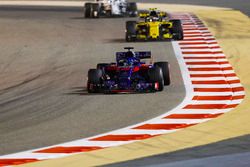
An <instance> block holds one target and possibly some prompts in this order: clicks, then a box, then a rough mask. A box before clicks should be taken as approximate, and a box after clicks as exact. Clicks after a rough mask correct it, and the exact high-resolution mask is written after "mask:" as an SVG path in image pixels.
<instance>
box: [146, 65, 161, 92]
mask: <svg viewBox="0 0 250 167" xmlns="http://www.w3.org/2000/svg"><path fill="white" fill-rule="evenodd" d="M148 76H149V81H150V82H151V83H154V84H155V83H158V91H163V89H164V79H163V73H162V69H161V68H160V67H158V66H155V67H153V68H150V69H148Z"/></svg>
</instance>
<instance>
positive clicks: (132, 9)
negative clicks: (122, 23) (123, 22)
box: [127, 2, 138, 17]
mask: <svg viewBox="0 0 250 167" xmlns="http://www.w3.org/2000/svg"><path fill="white" fill-rule="evenodd" d="M127 13H128V16H129V17H136V16H137V14H138V12H137V5H136V3H135V2H130V3H127Z"/></svg>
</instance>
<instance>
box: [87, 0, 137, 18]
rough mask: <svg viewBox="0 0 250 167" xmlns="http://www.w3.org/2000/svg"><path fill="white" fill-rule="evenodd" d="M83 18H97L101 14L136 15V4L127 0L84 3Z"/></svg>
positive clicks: (113, 15)
mask: <svg viewBox="0 0 250 167" xmlns="http://www.w3.org/2000/svg"><path fill="white" fill-rule="evenodd" d="M84 6H85V7H84V9H85V10H84V13H85V18H99V17H101V16H104V17H105V16H106V17H115V16H129V17H136V16H137V14H138V13H137V5H136V3H135V2H127V0H96V1H95V2H94V3H85V5H84Z"/></svg>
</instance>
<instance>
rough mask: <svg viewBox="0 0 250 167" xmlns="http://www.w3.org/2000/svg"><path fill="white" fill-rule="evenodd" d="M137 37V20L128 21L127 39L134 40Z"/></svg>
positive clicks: (128, 40)
mask: <svg viewBox="0 0 250 167" xmlns="http://www.w3.org/2000/svg"><path fill="white" fill-rule="evenodd" d="M135 39H136V21H127V22H126V41H127V42H132V41H135Z"/></svg>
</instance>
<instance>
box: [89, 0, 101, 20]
mask: <svg viewBox="0 0 250 167" xmlns="http://www.w3.org/2000/svg"><path fill="white" fill-rule="evenodd" d="M91 12H92V18H99V4H96V3H93V4H92V11H91Z"/></svg>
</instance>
